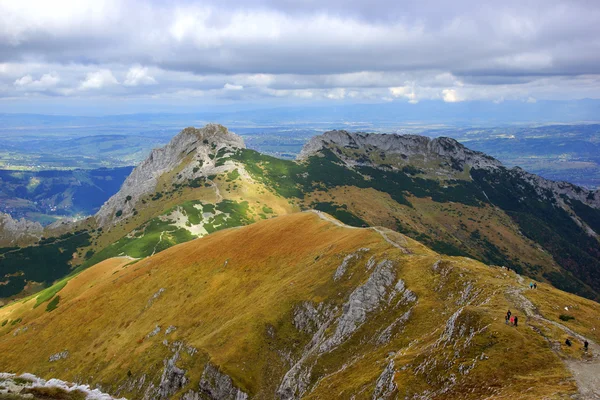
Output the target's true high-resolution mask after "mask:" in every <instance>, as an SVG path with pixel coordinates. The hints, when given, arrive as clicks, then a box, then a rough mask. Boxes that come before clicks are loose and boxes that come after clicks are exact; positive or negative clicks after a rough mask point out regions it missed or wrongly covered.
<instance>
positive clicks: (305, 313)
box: [292, 301, 332, 334]
mask: <svg viewBox="0 0 600 400" xmlns="http://www.w3.org/2000/svg"><path fill="white" fill-rule="evenodd" d="M331 315H332V310H331V308H330V307H327V306H326V305H325V304H323V303H319V304H317V306H316V307H315V305H314V304H313V303H311V302H308V301H305V302H303V303H301V304H300V305H298V306H296V307H295V308H294V319H293V321H292V322H293V324H294V326H295V327H296V329H298V330H299V331H302V332H306V333H309V334H313V333H315V332H316V331H318V330H319V328H320V327H322V326H323V324H324V323H325V322H326V321H327V320H328V319H330V318H331Z"/></svg>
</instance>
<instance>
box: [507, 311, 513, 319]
mask: <svg viewBox="0 0 600 400" xmlns="http://www.w3.org/2000/svg"><path fill="white" fill-rule="evenodd" d="M506 315H508V318H510V316H511V315H512V313H511V312H510V310H508V312H507V313H506Z"/></svg>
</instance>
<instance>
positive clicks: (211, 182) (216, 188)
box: [210, 181, 223, 204]
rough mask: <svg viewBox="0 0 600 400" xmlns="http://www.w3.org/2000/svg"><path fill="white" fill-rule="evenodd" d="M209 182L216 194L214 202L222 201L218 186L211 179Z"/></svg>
mask: <svg viewBox="0 0 600 400" xmlns="http://www.w3.org/2000/svg"><path fill="white" fill-rule="evenodd" d="M210 184H211V186H212V187H213V188H214V189H215V195H216V196H217V201H215V204H216V203H220V202H222V201H223V196H222V195H221V191H220V190H219V187H218V186H217V184H216V183H215V182H213V181H210Z"/></svg>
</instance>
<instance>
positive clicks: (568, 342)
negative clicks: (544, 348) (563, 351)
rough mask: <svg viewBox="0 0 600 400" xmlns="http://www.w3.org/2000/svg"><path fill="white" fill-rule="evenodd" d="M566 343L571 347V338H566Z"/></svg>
mask: <svg viewBox="0 0 600 400" xmlns="http://www.w3.org/2000/svg"><path fill="white" fill-rule="evenodd" d="M565 344H566V345H567V346H569V347H571V341H570V340H569V338H567V340H565Z"/></svg>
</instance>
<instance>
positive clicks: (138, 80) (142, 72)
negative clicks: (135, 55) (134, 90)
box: [123, 65, 157, 86]
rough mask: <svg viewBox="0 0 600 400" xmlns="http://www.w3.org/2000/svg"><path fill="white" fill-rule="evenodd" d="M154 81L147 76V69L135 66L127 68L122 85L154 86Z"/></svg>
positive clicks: (151, 77)
mask: <svg viewBox="0 0 600 400" xmlns="http://www.w3.org/2000/svg"><path fill="white" fill-rule="evenodd" d="M156 83H157V82H156V79H154V77H153V76H150V75H149V74H148V68H147V67H142V66H141V65H135V66H133V67H131V68H129V71H127V76H126V77H125V81H124V82H123V85H125V86H139V85H156Z"/></svg>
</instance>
